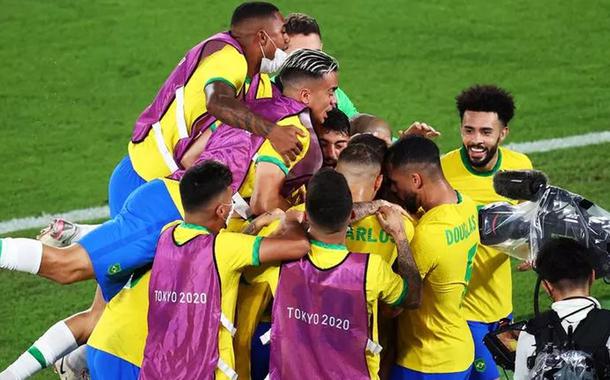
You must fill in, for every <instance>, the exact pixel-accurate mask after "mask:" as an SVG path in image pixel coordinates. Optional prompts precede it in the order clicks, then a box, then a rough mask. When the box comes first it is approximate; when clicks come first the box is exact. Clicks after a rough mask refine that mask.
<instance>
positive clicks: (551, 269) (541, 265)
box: [535, 238, 593, 284]
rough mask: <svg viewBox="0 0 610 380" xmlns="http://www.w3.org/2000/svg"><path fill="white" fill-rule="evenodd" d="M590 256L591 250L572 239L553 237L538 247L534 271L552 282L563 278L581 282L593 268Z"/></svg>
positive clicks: (577, 282) (572, 281)
mask: <svg viewBox="0 0 610 380" xmlns="http://www.w3.org/2000/svg"><path fill="white" fill-rule="evenodd" d="M591 256H592V253H591V252H589V251H588V250H587V249H586V248H585V247H583V246H582V245H580V244H579V243H577V242H576V241H574V240H572V239H568V238H553V239H551V240H549V241H547V242H546V243H545V244H544V245H543V246H542V248H540V251H539V252H538V257H537V258H536V266H535V267H536V272H538V274H539V275H540V277H541V278H542V279H543V280H546V281H548V282H550V283H552V284H556V283H558V282H562V281H563V280H566V281H568V282H570V283H575V284H582V283H583V282H585V281H586V280H588V279H589V276H590V275H591V270H593V263H592V262H591Z"/></svg>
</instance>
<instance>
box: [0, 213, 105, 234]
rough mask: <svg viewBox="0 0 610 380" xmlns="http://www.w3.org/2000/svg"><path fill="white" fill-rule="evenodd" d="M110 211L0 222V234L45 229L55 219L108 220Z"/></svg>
mask: <svg viewBox="0 0 610 380" xmlns="http://www.w3.org/2000/svg"><path fill="white" fill-rule="evenodd" d="M109 215H110V211H109V210H108V206H101V207H91V208H84V209H80V210H72V211H67V212H62V213H58V214H42V215H41V216H28V217H26V218H18V219H11V220H7V221H5V222H0V234H6V233H9V232H15V231H22V230H28V229H30V228H40V227H44V226H46V225H47V224H49V222H50V221H51V220H52V219H53V218H64V219H66V220H70V221H76V222H78V221H82V220H91V219H102V218H108V217H109Z"/></svg>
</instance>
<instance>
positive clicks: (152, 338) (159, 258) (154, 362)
mask: <svg viewBox="0 0 610 380" xmlns="http://www.w3.org/2000/svg"><path fill="white" fill-rule="evenodd" d="M194 228H196V227H194ZM200 228H202V227H200ZM175 229H176V227H171V228H169V229H167V230H166V231H164V232H163V233H162V234H161V237H160V239H159V242H158V244H157V251H156V255H155V260H154V263H153V267H152V273H151V277H150V286H149V305H150V306H149V309H148V337H147V338H146V346H145V348H144V361H143V362H142V369H141V371H140V379H144V380H145V379H176V380H178V379H185V380H186V379H212V378H214V373H215V370H216V367H217V366H218V361H219V354H218V329H219V327H220V326H221V306H220V295H221V290H220V280H219V276H218V272H217V270H216V265H215V263H214V239H215V236H214V235H212V234H206V235H197V236H196V237H195V238H193V239H191V240H189V241H188V242H186V243H184V244H182V245H178V244H177V243H176V242H175V240H174V230H175Z"/></svg>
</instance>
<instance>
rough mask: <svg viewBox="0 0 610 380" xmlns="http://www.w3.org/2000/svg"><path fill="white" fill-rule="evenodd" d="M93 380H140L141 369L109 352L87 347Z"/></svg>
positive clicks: (88, 364)
mask: <svg viewBox="0 0 610 380" xmlns="http://www.w3.org/2000/svg"><path fill="white" fill-rule="evenodd" d="M87 366H88V367H89V374H90V375H91V380H138V376H139V375H140V367H136V366H135V365H133V364H131V363H130V362H128V361H125V360H123V359H121V358H119V357H118V356H114V355H111V354H109V353H107V352H104V351H100V350H98V349H96V348H93V347H91V346H87Z"/></svg>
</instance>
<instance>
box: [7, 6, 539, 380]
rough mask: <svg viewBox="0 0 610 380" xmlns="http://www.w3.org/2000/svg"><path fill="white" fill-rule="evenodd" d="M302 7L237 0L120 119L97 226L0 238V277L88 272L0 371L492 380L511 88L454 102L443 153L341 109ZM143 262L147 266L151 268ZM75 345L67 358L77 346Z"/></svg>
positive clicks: (74, 276)
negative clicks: (453, 130)
mask: <svg viewBox="0 0 610 380" xmlns="http://www.w3.org/2000/svg"><path fill="white" fill-rule="evenodd" d="M321 49H322V40H321V33H320V29H319V26H318V24H317V23H316V21H315V20H314V19H313V18H311V17H310V16H307V15H304V14H291V15H289V16H288V17H287V18H286V19H285V18H284V17H283V16H282V14H281V12H280V11H279V10H278V9H277V8H276V7H275V6H274V5H272V4H269V3H263V2H253V3H244V4H242V5H240V6H239V7H237V8H236V9H235V11H234V13H233V16H232V19H231V29H230V31H229V32H222V33H218V34H216V35H214V36H212V37H210V38H208V39H206V40H205V41H203V42H201V43H200V44H198V45H196V46H195V47H193V48H192V49H191V50H189V51H188V52H187V54H186V55H185V57H184V59H182V60H181V61H180V63H179V64H178V66H176V68H175V69H174V70H173V71H172V73H171V74H170V76H169V77H168V78H167V80H166V81H165V83H164V84H163V86H162V87H161V89H160V90H159V92H158V94H157V96H156V97H155V98H154V100H153V102H152V103H151V104H150V105H149V106H148V107H147V108H146V109H145V110H144V112H143V113H142V114H141V115H140V116H139V118H138V119H137V121H136V124H135V128H134V131H133V134H132V138H131V141H130V142H129V146H128V155H127V156H126V157H125V158H124V159H123V160H122V161H121V162H120V163H119V164H118V165H117V167H116V168H115V170H114V172H113V174H112V176H111V178H110V183H109V207H110V213H111V219H110V220H109V221H107V222H105V223H103V224H101V225H82V224H74V223H70V222H68V221H65V220H55V221H54V222H53V223H52V224H51V226H49V228H47V229H45V230H43V231H42V233H41V235H40V236H39V238H38V240H34V239H18V238H5V239H1V240H0V268H2V269H6V270H16V271H21V272H28V273H32V274H36V275H38V276H42V277H46V278H48V279H51V280H53V281H56V282H58V283H62V284H69V283H74V282H77V281H83V280H87V279H95V280H96V281H97V284H98V290H97V292H96V295H95V299H94V301H93V305H92V306H91V308H89V309H88V310H86V311H84V312H81V313H78V314H76V315H73V316H72V317H70V318H67V319H66V320H64V321H60V322H58V323H57V324H55V325H54V326H52V327H51V328H50V329H49V330H48V331H47V332H46V333H45V334H44V335H43V336H41V337H40V338H39V339H38V340H37V341H36V342H35V343H34V344H33V345H32V346H31V347H30V348H29V349H28V350H27V351H26V352H24V353H23V354H22V355H21V356H20V357H19V358H18V359H17V360H16V361H15V362H14V363H13V364H11V365H10V366H9V367H8V368H7V369H6V370H4V371H3V372H2V373H0V379H2V380H6V379H11V380H12V379H25V378H28V377H29V376H31V375H32V374H34V373H36V372H37V371H39V370H41V369H42V368H45V367H47V366H49V365H52V364H54V365H55V369H56V371H57V372H58V373H59V376H60V377H61V378H63V379H68V378H69V379H75V378H84V377H88V376H90V378H91V379H137V378H142V379H208V378H229V379H235V378H237V377H238V376H239V378H253V379H263V378H265V377H266V376H269V378H272V379H339V378H346V379H361V378H362V379H365V378H366V379H368V378H372V379H377V378H391V379H437V378H443V379H445V378H447V379H466V378H472V379H495V378H498V377H499V375H498V371H497V369H496V366H495V363H494V361H493V358H492V357H491V355H490V353H489V352H488V351H487V349H486V348H485V346H484V345H483V342H482V340H483V336H484V335H485V334H486V333H487V332H489V331H492V330H494V329H496V327H497V325H498V323H499V321H500V320H502V319H504V318H510V317H511V312H512V302H511V298H512V286H511V268H510V262H509V260H508V257H507V256H505V255H503V254H501V253H499V252H497V251H495V250H493V249H491V248H489V247H485V246H483V245H481V244H480V240H479V233H478V208H479V207H480V206H481V205H485V204H488V203H491V202H496V201H508V200H507V199H505V198H502V197H501V196H499V195H498V194H496V193H495V192H494V190H493V186H492V176H493V174H494V173H496V172H497V171H499V170H513V169H530V168H531V162H530V161H529V159H528V158H527V157H526V156H524V155H522V154H520V153H516V152H513V151H510V150H508V149H505V148H501V147H500V145H501V143H502V142H503V141H504V139H505V138H506V136H507V134H508V132H509V128H508V125H509V122H510V120H511V119H512V117H513V114H514V110H515V107H514V103H513V99H512V96H511V95H510V94H509V93H508V92H507V91H505V90H503V89H501V88H499V87H497V86H494V85H474V86H472V87H470V88H467V89H465V90H464V91H462V92H461V93H460V94H459V95H458V96H457V98H456V105H457V110H458V114H459V120H460V133H461V137H462V143H463V144H462V146H461V147H460V148H458V149H456V150H453V151H451V152H449V153H447V154H445V155H443V156H442V157H441V155H440V153H439V149H438V147H437V146H436V144H435V143H434V141H433V139H434V138H436V137H437V136H438V135H439V133H438V132H436V131H435V130H434V129H433V128H432V127H430V126H428V125H427V124H425V123H419V122H415V123H413V124H412V125H411V126H410V127H409V128H408V129H407V130H405V131H402V132H401V133H400V136H397V137H398V138H397V139H393V138H392V130H391V128H390V126H389V125H388V123H387V122H385V121H384V120H383V119H382V118H380V117H376V116H373V115H369V114H363V113H358V111H357V110H356V108H355V107H354V105H353V104H352V103H351V101H350V100H349V98H348V97H347V95H346V94H345V93H344V92H342V91H341V90H340V89H339V88H338V86H339V76H338V71H339V65H338V63H337V61H336V60H335V59H334V58H333V57H331V56H329V55H328V54H326V53H324V52H323V51H322V50H321ZM153 259H154V260H153ZM79 346H81V347H80V348H78V347H79Z"/></svg>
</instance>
